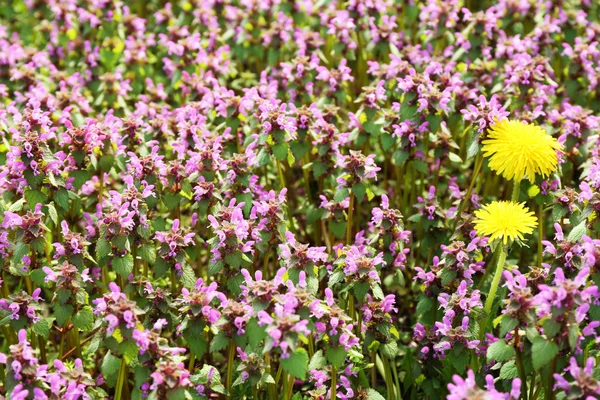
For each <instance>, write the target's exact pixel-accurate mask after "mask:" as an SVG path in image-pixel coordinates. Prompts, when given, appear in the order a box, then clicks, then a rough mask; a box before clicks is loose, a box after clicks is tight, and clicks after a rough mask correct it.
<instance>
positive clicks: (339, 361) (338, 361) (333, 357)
mask: <svg viewBox="0 0 600 400" xmlns="http://www.w3.org/2000/svg"><path fill="white" fill-rule="evenodd" d="M325 354H326V355H327V361H329V363H330V364H331V365H332V366H334V367H335V368H340V367H341V366H342V365H344V361H345V360H346V355H347V354H348V353H347V352H346V349H344V346H335V347H328V348H327V352H326V353H325Z"/></svg>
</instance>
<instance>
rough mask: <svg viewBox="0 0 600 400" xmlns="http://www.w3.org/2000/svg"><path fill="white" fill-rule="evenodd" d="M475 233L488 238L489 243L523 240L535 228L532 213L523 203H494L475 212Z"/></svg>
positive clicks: (535, 219)
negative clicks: (496, 240) (524, 235)
mask: <svg viewBox="0 0 600 400" xmlns="http://www.w3.org/2000/svg"><path fill="white" fill-rule="evenodd" d="M475 217H476V219H475V221H473V222H474V223H475V231H477V234H478V235H479V236H489V238H490V241H493V240H495V239H502V241H503V242H504V244H506V243H507V241H508V239H510V240H515V239H516V238H519V239H521V240H523V234H530V233H531V232H533V229H534V228H535V227H537V218H536V217H535V215H534V213H533V212H531V211H529V209H528V208H527V207H525V203H515V202H513V201H494V202H492V203H490V204H487V205H485V206H483V207H482V208H480V209H479V210H477V211H475Z"/></svg>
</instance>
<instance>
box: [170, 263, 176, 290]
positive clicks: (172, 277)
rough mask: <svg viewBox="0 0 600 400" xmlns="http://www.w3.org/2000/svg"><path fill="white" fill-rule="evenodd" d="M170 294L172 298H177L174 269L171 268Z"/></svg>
mask: <svg viewBox="0 0 600 400" xmlns="http://www.w3.org/2000/svg"><path fill="white" fill-rule="evenodd" d="M171 293H172V294H173V296H177V273H176V272H175V268H171Z"/></svg>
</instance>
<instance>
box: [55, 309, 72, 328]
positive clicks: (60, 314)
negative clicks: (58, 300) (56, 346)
mask: <svg viewBox="0 0 600 400" xmlns="http://www.w3.org/2000/svg"><path fill="white" fill-rule="evenodd" d="M72 315H73V306H72V305H70V304H55V305H54V316H55V317H56V323H57V324H58V326H64V325H65V323H66V322H67V321H68V320H69V318H70V317H71V316H72Z"/></svg>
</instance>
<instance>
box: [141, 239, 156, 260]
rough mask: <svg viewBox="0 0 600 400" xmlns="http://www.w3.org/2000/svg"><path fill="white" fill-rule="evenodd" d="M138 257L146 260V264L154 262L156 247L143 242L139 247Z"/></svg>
mask: <svg viewBox="0 0 600 400" xmlns="http://www.w3.org/2000/svg"><path fill="white" fill-rule="evenodd" d="M139 254H140V257H142V260H144V261H146V262H148V264H154V263H155V262H156V249H155V248H154V246H153V245H152V244H145V245H143V246H141V247H140V250H139Z"/></svg>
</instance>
